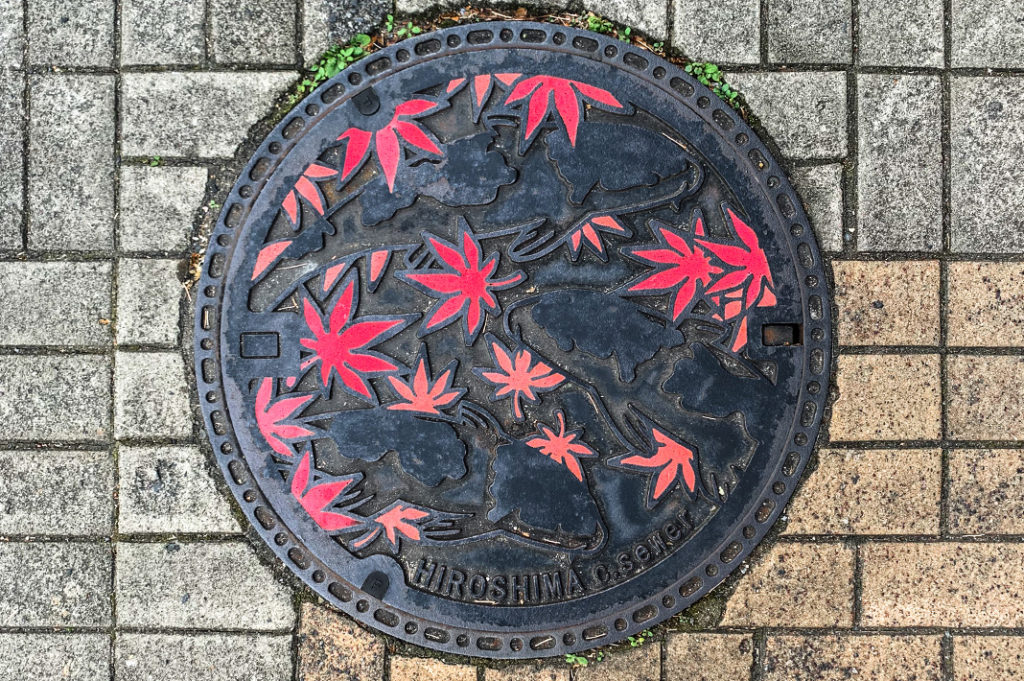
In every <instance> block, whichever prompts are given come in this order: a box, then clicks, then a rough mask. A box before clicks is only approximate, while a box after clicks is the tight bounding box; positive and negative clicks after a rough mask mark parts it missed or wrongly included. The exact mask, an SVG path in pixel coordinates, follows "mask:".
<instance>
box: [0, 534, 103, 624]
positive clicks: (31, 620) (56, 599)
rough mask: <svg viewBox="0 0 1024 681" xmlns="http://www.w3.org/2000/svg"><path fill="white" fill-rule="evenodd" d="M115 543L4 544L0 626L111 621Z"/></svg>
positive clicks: (0, 544) (1, 546)
mask: <svg viewBox="0 0 1024 681" xmlns="http://www.w3.org/2000/svg"><path fill="white" fill-rule="evenodd" d="M110 562H111V561H110V546H109V545H105V544H83V543H63V542H62V543H50V542H33V543H8V542H0V593H2V594H3V595H4V597H3V598H2V599H0V626H4V627H103V626H107V625H108V624H109V623H110V593H109V590H110Z"/></svg>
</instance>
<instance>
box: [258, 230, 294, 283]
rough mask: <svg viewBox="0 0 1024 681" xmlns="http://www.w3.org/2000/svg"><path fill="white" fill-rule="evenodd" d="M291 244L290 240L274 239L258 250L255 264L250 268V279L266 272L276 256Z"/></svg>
mask: <svg viewBox="0 0 1024 681" xmlns="http://www.w3.org/2000/svg"><path fill="white" fill-rule="evenodd" d="M291 245H292V242H291V240H286V241H275V242H274V243H272V244H267V245H266V246H264V247H263V248H261V249H260V252H259V253H257V254H256V265H255V266H254V267H253V268H252V280H253V281H255V280H256V278H257V277H259V276H260V275H261V274H263V273H264V272H266V270H267V268H268V267H270V266H271V265H273V264H274V261H275V260H277V256H279V255H281V254H282V253H284V250H285V249H286V248H288V247H289V246H291Z"/></svg>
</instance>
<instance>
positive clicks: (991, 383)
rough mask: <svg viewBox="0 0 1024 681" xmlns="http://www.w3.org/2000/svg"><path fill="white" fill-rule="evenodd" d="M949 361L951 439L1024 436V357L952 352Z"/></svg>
mask: <svg viewBox="0 0 1024 681" xmlns="http://www.w3.org/2000/svg"><path fill="white" fill-rule="evenodd" d="M946 363H947V364H946V370H947V381H948V382H949V383H948V389H947V400H948V407H947V410H948V411H947V427H948V429H949V433H948V435H949V437H950V438H951V439H954V440H1021V439H1024V393H1022V392H1021V389H1020V387H1021V385H1022V384H1024V357H1012V356H1003V357H992V356H972V355H951V356H950V357H948V358H947V359H946Z"/></svg>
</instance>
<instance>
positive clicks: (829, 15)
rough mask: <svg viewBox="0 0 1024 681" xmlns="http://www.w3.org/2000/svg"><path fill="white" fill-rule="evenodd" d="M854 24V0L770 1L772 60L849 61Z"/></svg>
mask: <svg viewBox="0 0 1024 681" xmlns="http://www.w3.org/2000/svg"><path fill="white" fill-rule="evenodd" d="M852 25H853V20H852V8H851V4H850V0H768V26H767V30H768V59H769V60H770V61H772V62H776V63H787V64H800V63H804V64H806V63H814V64H849V63H850V61H851V58H852V55H853V31H852Z"/></svg>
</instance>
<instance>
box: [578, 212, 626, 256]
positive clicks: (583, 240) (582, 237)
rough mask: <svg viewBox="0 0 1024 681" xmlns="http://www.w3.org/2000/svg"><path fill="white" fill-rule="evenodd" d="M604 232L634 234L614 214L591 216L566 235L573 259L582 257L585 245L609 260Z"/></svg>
mask: <svg viewBox="0 0 1024 681" xmlns="http://www.w3.org/2000/svg"><path fill="white" fill-rule="evenodd" d="M602 233H605V234H614V235H615V236H621V237H628V236H632V234H633V232H632V230H630V229H629V228H628V227H626V225H624V224H623V223H622V221H621V220H619V219H618V218H617V217H615V216H614V215H598V216H596V217H592V218H589V219H588V220H585V221H584V222H583V224H581V225H580V226H579V227H577V228H576V229H574V230H572V231H570V232H569V234H568V235H567V236H566V238H567V239H568V240H569V253H570V256H571V257H572V259H573V261H575V260H576V259H577V258H579V257H580V251H581V250H582V249H583V246H584V245H586V246H587V248H589V249H590V250H591V251H593V252H594V253H596V254H597V256H598V257H600V258H601V259H602V260H608V253H607V250H606V249H605V246H604V242H603V241H602V239H601V234H602Z"/></svg>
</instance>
